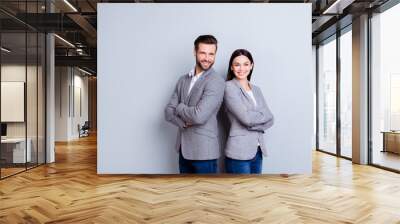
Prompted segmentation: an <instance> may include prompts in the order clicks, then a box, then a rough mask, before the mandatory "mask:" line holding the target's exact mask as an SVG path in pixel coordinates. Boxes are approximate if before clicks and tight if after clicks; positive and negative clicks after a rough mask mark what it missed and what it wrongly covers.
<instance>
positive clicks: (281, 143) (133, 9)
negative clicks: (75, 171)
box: [97, 3, 315, 174]
mask: <svg viewBox="0 0 400 224" xmlns="http://www.w3.org/2000/svg"><path fill="white" fill-rule="evenodd" d="M310 21H311V4H147V3H146V4H98V34H99V35H98V43H99V44H98V60H97V61H98V101H99V102H98V154H97V155H98V157H97V158H98V166H97V167H98V173H101V174H106V173H111V174H113V173H114V174H116V173H177V172H178V166H177V157H178V154H177V153H176V152H175V151H174V149H173V148H174V144H175V140H176V132H177V128H176V127H174V126H172V125H171V124H169V123H167V122H166V121H165V120H164V116H163V112H164V107H165V105H166V104H167V101H168V99H169V97H170V96H171V93H172V91H173V88H174V86H175V83H176V81H177V79H178V77H179V76H181V75H183V74H184V73H186V72H188V71H189V70H190V69H191V68H192V67H193V65H194V58H193V41H194V39H195V38H196V37H197V36H198V35H201V34H213V35H215V36H216V37H217V39H218V40H219V45H218V52H217V56H216V63H215V66H214V68H215V69H216V71H217V72H218V73H219V74H220V75H225V74H226V71H227V64H228V60H229V57H230V54H231V53H232V52H233V51H234V50H235V49H237V48H246V49H248V50H249V51H250V52H252V54H253V57H254V60H255V67H254V73H253V76H252V82H254V84H256V85H258V86H260V87H261V89H262V91H263V93H264V95H265V98H266V100H267V102H268V104H269V105H270V107H271V110H272V112H273V113H274V115H275V125H274V126H273V128H271V129H270V130H268V132H267V134H265V139H266V144H267V147H268V151H269V156H268V157H266V158H265V159H264V164H263V171H264V172H265V173H311V150H312V148H313V143H312V142H313V114H314V108H313V95H314V90H315V75H314V74H313V72H312V64H313V63H312V61H311V60H312V47H311V22H310Z"/></svg>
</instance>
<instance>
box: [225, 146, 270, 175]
mask: <svg viewBox="0 0 400 224" xmlns="http://www.w3.org/2000/svg"><path fill="white" fill-rule="evenodd" d="M262 160H263V157H262V152H261V149H260V147H258V150H257V154H256V156H255V157H254V158H253V159H251V160H237V159H231V158H229V157H226V158H225V169H226V172H227V173H233V174H260V173H261V171H262Z"/></svg>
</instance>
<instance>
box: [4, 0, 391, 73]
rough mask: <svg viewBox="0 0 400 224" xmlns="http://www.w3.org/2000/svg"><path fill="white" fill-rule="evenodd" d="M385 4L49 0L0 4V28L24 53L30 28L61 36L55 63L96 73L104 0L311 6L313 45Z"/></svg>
mask: <svg viewBox="0 0 400 224" xmlns="http://www.w3.org/2000/svg"><path fill="white" fill-rule="evenodd" d="M386 1H388V0H337V1H335V0H266V1H264V0H250V1H249V0H248V1H243V0H229V1H228V0H206V1H204V0H203V1H200V0H184V1H183V0H153V1H151V0H47V7H46V0H27V1H25V0H24V1H21V0H1V2H0V24H1V30H2V32H3V33H7V34H6V35H5V37H4V38H9V39H8V40H7V42H8V43H10V44H9V46H12V47H15V48H16V49H20V50H22V49H23V48H18V46H24V45H23V44H24V43H22V42H21V41H22V40H21V37H22V34H18V32H21V31H25V29H27V28H28V29H29V30H30V31H39V32H55V33H56V34H57V35H58V37H57V38H55V44H56V65H69V66H80V67H82V68H87V69H88V70H90V71H93V72H94V73H95V72H96V56H97V51H96V49H97V46H96V40H97V31H96V30H97V3H101V2H109V3H138V2H141V3H148V2H152V3H200V2H202V3H204V2H209V3H221V2H225V3H228V2H229V3H243V2H253V3H312V21H310V22H311V23H312V36H313V43H314V44H316V43H319V42H320V41H321V40H323V39H325V38H327V37H329V36H330V35H332V34H333V33H335V32H336V30H337V28H340V27H345V26H347V25H349V24H351V20H352V17H353V16H357V15H359V14H361V13H363V12H365V11H367V10H371V9H374V8H376V7H378V6H380V5H382V4H383V3H385V2H386ZM335 2H336V3H335ZM50 11H51V12H52V13H49V12H50ZM339 20H340V22H338V21H339ZM338 24H339V25H338ZM3 36H4V35H3ZM64 40H66V41H67V42H66V41H64ZM12 42H14V43H12ZM68 42H69V43H68ZM2 43H5V42H4V41H3V42H2ZM71 44H72V45H71ZM31 46H32V47H33V46H34V45H33V44H32V45H28V51H31V50H30V47H31Z"/></svg>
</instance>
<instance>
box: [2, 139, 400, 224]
mask: <svg viewBox="0 0 400 224" xmlns="http://www.w3.org/2000/svg"><path fill="white" fill-rule="evenodd" d="M96 150H97V149H96V137H95V136H90V137H88V138H82V139H80V140H79V141H73V142H68V143H57V145H56V163H54V164H48V165H45V166H41V167H38V168H35V169H32V170H29V171H27V172H25V173H21V174H18V175H16V176H13V177H10V178H7V179H5V180H2V181H0V223H119V224H120V223H374V224H376V223H385V224H386V223H400V200H399V199H400V175H399V174H396V173H392V172H388V171H384V170H381V169H378V168H375V167H370V166H362V165H355V164H352V163H351V162H350V161H348V160H344V159H339V158H336V157H333V156H330V155H327V154H323V153H321V152H314V153H313V174H312V175H293V176H289V177H283V176H279V175H261V176H238V175H236V176H229V175H222V176H217V177H215V176H193V175H185V176H179V175H104V176H99V175H97V174H96V161H97V160H96Z"/></svg>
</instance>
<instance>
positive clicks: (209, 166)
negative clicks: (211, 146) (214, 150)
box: [179, 150, 218, 174]
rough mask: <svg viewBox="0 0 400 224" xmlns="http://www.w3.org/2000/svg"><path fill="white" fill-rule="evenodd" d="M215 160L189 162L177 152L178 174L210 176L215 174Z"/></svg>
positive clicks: (180, 152)
mask: <svg viewBox="0 0 400 224" xmlns="http://www.w3.org/2000/svg"><path fill="white" fill-rule="evenodd" d="M217 167H218V166H217V160H216V159H211V160H189V159H185V158H184V157H183V156H182V151H181V150H179V171H180V173H182V174H183V173H196V174H211V173H217V170H218V169H217Z"/></svg>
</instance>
